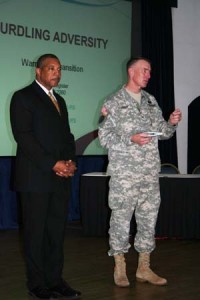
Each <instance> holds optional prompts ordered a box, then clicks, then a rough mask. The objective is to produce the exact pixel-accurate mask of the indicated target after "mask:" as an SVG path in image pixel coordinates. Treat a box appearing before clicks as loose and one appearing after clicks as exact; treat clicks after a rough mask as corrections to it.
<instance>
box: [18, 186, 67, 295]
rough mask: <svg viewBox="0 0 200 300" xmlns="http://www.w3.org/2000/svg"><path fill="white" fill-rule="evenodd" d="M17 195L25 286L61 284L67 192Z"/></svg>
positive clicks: (64, 190) (31, 287)
mask: <svg viewBox="0 0 200 300" xmlns="http://www.w3.org/2000/svg"><path fill="white" fill-rule="evenodd" d="M66 184H68V182H67V183H66ZM20 194H21V203H22V212H23V228H24V229H23V230H24V244H25V258H26V267H27V280H28V282H27V286H28V288H29V289H33V288H34V287H37V286H49V287H52V286H55V285H57V284H59V282H60V281H61V280H62V270H63V263H64V253H63V246H64V235H65V225H66V220H67V205H68V199H69V188H68V189H67V190H66V189H64V188H63V191H61V192H52V193H32V192H31V193H20Z"/></svg>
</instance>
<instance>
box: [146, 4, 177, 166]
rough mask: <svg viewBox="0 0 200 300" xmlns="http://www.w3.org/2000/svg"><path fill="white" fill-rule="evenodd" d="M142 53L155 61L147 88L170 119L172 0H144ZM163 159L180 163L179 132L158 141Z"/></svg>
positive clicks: (172, 105) (171, 93)
mask: <svg viewBox="0 0 200 300" xmlns="http://www.w3.org/2000/svg"><path fill="white" fill-rule="evenodd" d="M141 41H142V47H141V48H142V49H141V52H142V53H141V55H142V56H144V57H147V58H149V59H150V60H151V62H152V77H151V80H150V82H149V84H148V87H147V89H146V90H147V91H148V92H149V93H151V94H152V95H154V96H155V97H156V99H157V101H158V103H159V105H160V107H161V109H162V111H163V116H164V118H165V119H166V120H168V118H169V115H170V113H171V112H172V111H173V110H174V108H175V104H174V68H173V65H174V62H173V34H172V15H171V2H170V1H167V0H162V1H160V0H141ZM159 150H160V156H161V162H162V163H166V162H168V163H172V164H175V165H176V166H177V167H178V162H177V146H176V134H175V135H174V136H173V137H172V138H171V139H169V140H167V141H161V142H159Z"/></svg>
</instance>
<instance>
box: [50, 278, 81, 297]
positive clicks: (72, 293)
mask: <svg viewBox="0 0 200 300" xmlns="http://www.w3.org/2000/svg"><path fill="white" fill-rule="evenodd" d="M50 291H51V292H52V295H53V297H55V298H57V297H65V299H69V300H75V299H80V297H81V292H79V291H76V290H74V289H72V288H71V287H70V286H69V285H68V284H67V283H66V282H64V281H63V282H62V283H60V284H59V285H57V286H54V287H53V288H51V289H50Z"/></svg>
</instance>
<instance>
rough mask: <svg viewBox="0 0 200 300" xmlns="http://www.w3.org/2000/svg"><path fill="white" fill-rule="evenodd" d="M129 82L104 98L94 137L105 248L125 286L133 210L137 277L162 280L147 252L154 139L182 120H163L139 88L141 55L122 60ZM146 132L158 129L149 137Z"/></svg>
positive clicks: (155, 193)
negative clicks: (100, 159) (104, 193)
mask: <svg viewBox="0 0 200 300" xmlns="http://www.w3.org/2000/svg"><path fill="white" fill-rule="evenodd" d="M127 72H128V82H127V84H126V85H124V86H123V87H122V88H121V89H120V90H119V91H118V92H116V93H115V94H114V95H112V96H111V97H110V98H108V99H106V101H105V103H104V106H103V109H102V113H103V114H104V115H105V119H104V121H103V122H102V123H101V124H100V126H99V139H100V143H101V145H102V146H103V147H105V148H107V149H108V158H109V164H108V169H107V172H108V174H109V175H110V176H111V179H110V182H109V187H110V188H109V206H110V208H111V210H112V213H111V218H110V229H109V244H110V250H109V252H108V254H109V255H110V256H114V259H115V269H114V281H115V284H116V285H118V286H121V287H126V286H129V281H128V278H127V275H126V263H125V258H124V253H127V252H128V249H129V248H130V243H129V231H130V222H131V219H132V215H133V213H135V218H136V223H137V233H136V236H135V240H134V247H135V249H136V251H137V252H138V253H139V263H138V268H137V272H136V279H137V280H138V281H141V282H149V283H152V284H155V285H165V284H166V283H167V280H166V279H164V278H161V277H159V276H158V275H156V274H155V273H154V272H153V271H152V270H151V269H150V253H151V252H152V251H153V250H154V248H155V238H154V234H155V225H156V220H157V215H158V210H159V205H160V189H159V175H158V174H159V171H160V157H159V151H158V138H159V139H169V138H170V137H171V136H172V135H173V134H174V132H175V130H176V127H177V124H178V122H179V121H180V120H181V112H180V110H179V109H176V110H175V111H174V112H173V113H172V114H171V115H170V117H169V121H168V122H167V121H165V120H164V118H163V116H162V111H161V109H160V108H159V106H158V103H157V101H156V100H155V98H154V97H153V96H152V95H150V94H149V93H147V92H145V91H144V90H143V88H144V87H146V85H147V83H148V81H149V79H150V73H151V64H150V62H149V61H148V60H147V59H145V58H135V59H131V60H130V61H129V62H128V63H127ZM148 132H159V133H160V134H161V135H160V136H154V137H152V136H150V135H149V133H148Z"/></svg>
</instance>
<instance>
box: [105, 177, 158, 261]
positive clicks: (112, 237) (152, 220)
mask: <svg viewBox="0 0 200 300" xmlns="http://www.w3.org/2000/svg"><path fill="white" fill-rule="evenodd" d="M109 187H110V188H109V207H110V208H111V210H112V212H111V218H110V229H109V244H110V250H109V252H108V254H109V255H110V256H112V255H116V254H121V253H126V252H128V249H129V248H130V247H131V245H130V243H129V234H130V222H131V219H132V215H133V213H135V219H136V224H137V233H136V236H135V239H134V247H135V249H136V251H137V252H148V253H150V252H152V251H153V250H154V248H155V236H154V235H155V225H156V221H157V215H158V210H159V206H160V187H159V178H158V177H152V176H150V175H141V176H137V177H133V178H131V177H129V176H111V179H110V182H109Z"/></svg>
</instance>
